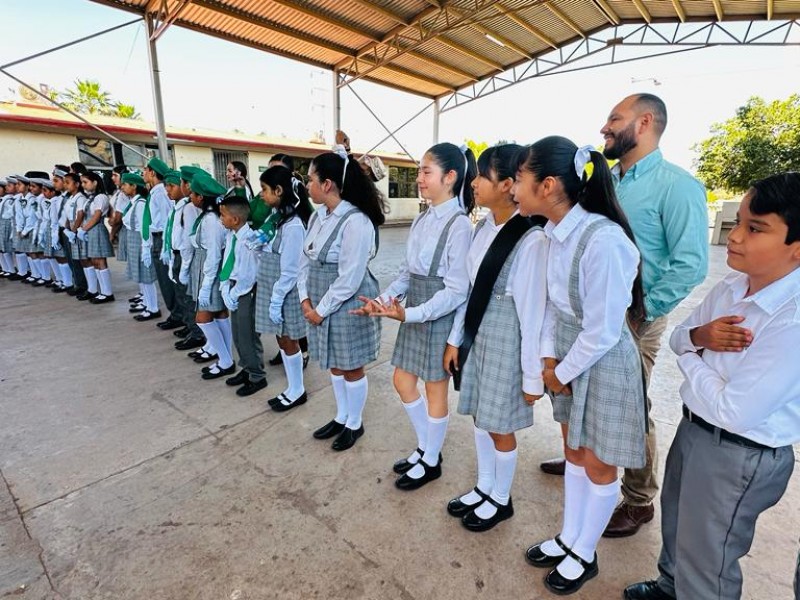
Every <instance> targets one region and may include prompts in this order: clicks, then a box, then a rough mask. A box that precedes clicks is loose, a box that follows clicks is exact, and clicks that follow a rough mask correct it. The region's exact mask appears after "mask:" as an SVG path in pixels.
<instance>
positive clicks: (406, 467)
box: [392, 448, 442, 475]
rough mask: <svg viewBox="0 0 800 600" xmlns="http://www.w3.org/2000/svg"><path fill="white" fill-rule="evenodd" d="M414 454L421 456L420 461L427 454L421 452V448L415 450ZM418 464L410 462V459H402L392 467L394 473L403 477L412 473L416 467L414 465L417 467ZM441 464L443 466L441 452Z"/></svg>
mask: <svg viewBox="0 0 800 600" xmlns="http://www.w3.org/2000/svg"><path fill="white" fill-rule="evenodd" d="M414 452H416V453H417V454H419V458H420V460H421V459H422V456H423V455H424V454H425V451H424V450H420V449H419V448H417V449H416V450H414ZM412 454H413V452H412ZM417 462H419V461H417ZM416 464H417V463H415V462H413V463H412V462H409V461H408V458H401V459H400V460H398V461H397V462H395V463H394V464H393V465H392V471H394V472H395V473H397V474H398V475H402V474H403V473H407V472H408V471H410V470H411V469H412V468H413V467H414V465H416ZM439 464H442V453H441V452H439Z"/></svg>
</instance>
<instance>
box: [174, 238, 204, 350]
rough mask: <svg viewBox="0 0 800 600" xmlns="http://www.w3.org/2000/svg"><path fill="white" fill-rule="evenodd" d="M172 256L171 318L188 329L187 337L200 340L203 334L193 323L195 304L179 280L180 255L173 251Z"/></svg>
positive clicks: (181, 261)
mask: <svg viewBox="0 0 800 600" xmlns="http://www.w3.org/2000/svg"><path fill="white" fill-rule="evenodd" d="M172 255H173V259H172V278H173V279H174V280H175V283H174V284H173V285H174V286H175V310H174V311H173V312H172V316H173V318H175V319H177V320H178V321H180V322H181V323H183V324H184V325H186V327H188V328H189V330H190V332H189V337H191V338H201V337H203V332H202V331H200V328H199V327H198V326H197V323H196V322H195V316H196V314H197V313H196V311H195V302H194V300H193V299H192V297H191V296H189V291H188V290H187V288H186V286H185V285H183V284H182V283H181V282H180V279H179V275H180V272H181V267H182V266H183V259H182V258H181V253H180V252H178V251H174V252H173V253H172Z"/></svg>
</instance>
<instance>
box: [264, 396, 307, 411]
mask: <svg viewBox="0 0 800 600" xmlns="http://www.w3.org/2000/svg"><path fill="white" fill-rule="evenodd" d="M272 400H278V401H277V402H276V403H274V404H270V407H271V408H272V410H274V411H275V412H286V411H287V410H292V409H293V408H294V407H296V406H301V405H303V404H305V403H306V402H307V401H308V395H307V394H306V393H305V392H303V395H302V396H300V397H299V398H297V399H296V400H289V399H288V398H287V397H286V396H284V395H283V394H282V393H281V394H278V396H277V398H273V399H272ZM272 400H270V403H271V402H272ZM284 400H286V402H283V401H284Z"/></svg>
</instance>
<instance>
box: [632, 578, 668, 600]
mask: <svg viewBox="0 0 800 600" xmlns="http://www.w3.org/2000/svg"><path fill="white" fill-rule="evenodd" d="M622 597H623V598H625V600H675V596H670V595H669V594H667V592H665V591H664V590H662V589H661V587H660V586H659V585H658V582H657V581H641V582H639V583H634V584H633V585H629V586H628V587H626V588H625V591H624V592H623V593H622Z"/></svg>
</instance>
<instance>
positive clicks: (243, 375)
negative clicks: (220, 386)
mask: <svg viewBox="0 0 800 600" xmlns="http://www.w3.org/2000/svg"><path fill="white" fill-rule="evenodd" d="M249 381H250V376H249V375H248V374H247V371H245V370H244V369H242V370H241V371H239V372H238V373H237V374H236V375H234V376H233V377H228V378H227V379H226V380H225V385H230V386H236V385H244V384H245V383H247V382H249Z"/></svg>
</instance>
